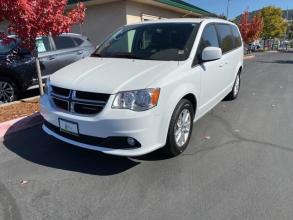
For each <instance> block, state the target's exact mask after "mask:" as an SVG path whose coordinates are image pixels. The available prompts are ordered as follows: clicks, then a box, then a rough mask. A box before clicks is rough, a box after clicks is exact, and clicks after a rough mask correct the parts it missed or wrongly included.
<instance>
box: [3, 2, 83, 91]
mask: <svg viewBox="0 0 293 220" xmlns="http://www.w3.org/2000/svg"><path fill="white" fill-rule="evenodd" d="M66 6H67V0H0V22H1V21H4V20H6V21H8V32H9V33H13V34H15V35H17V37H18V38H19V39H20V40H21V41H22V45H23V47H25V48H27V49H29V50H30V51H31V52H32V54H33V56H34V57H35V59H36V67H37V70H38V71H37V72H38V78H39V85H40V93H41V94H42V93H43V87H42V82H41V73H40V62H39V59H38V54H37V49H36V38H37V37H38V36H48V35H52V36H57V35H60V34H61V33H66V32H69V31H70V28H71V27H72V26H73V25H74V24H77V23H81V22H83V20H84V17H85V7H84V5H83V4H82V3H81V4H78V5H77V7H75V8H74V9H71V10H70V11H67V12H66V13H65V7H66ZM0 38H2V39H4V40H5V39H7V36H6V34H5V33H0Z"/></svg>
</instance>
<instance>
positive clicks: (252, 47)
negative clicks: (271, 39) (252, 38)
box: [248, 43, 262, 52]
mask: <svg viewBox="0 0 293 220" xmlns="http://www.w3.org/2000/svg"><path fill="white" fill-rule="evenodd" d="M248 47H249V50H250V51H254V52H256V51H258V50H261V49H262V46H261V44H260V43H251V44H249V45H248Z"/></svg>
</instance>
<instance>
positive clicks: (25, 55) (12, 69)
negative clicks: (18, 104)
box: [0, 34, 94, 104]
mask: <svg viewBox="0 0 293 220" xmlns="http://www.w3.org/2000/svg"><path fill="white" fill-rule="evenodd" d="M36 45H37V48H38V54H39V58H40V61H41V68H42V79H43V80H45V79H46V78H47V77H48V76H49V75H50V74H52V73H54V72H56V71H57V70H59V69H61V68H62V67H65V66H67V65H69V64H71V63H73V62H75V61H78V60H80V59H83V58H85V57H87V56H89V55H90V54H91V53H92V52H93V51H94V47H93V45H92V44H91V43H90V42H89V40H88V38H87V37H84V36H82V35H78V34H62V35H60V36H58V37H50V36H49V37H39V38H37V39H36ZM34 87H38V81H37V73H36V67H35V61H34V59H33V57H32V56H31V54H30V53H29V52H28V51H27V50H26V49H24V48H22V47H21V42H20V41H19V39H17V37H15V36H9V40H8V41H7V42H3V41H0V104H1V103H6V102H12V101H15V100H17V98H18V97H19V96H20V94H21V92H23V91H25V90H27V89H30V88H34Z"/></svg>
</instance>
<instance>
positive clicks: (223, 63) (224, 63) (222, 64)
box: [219, 61, 228, 67]
mask: <svg viewBox="0 0 293 220" xmlns="http://www.w3.org/2000/svg"><path fill="white" fill-rule="evenodd" d="M227 64H228V61H225V62H222V63H220V65H219V67H223V66H225V65H227Z"/></svg>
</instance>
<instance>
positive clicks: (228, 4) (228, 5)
mask: <svg viewBox="0 0 293 220" xmlns="http://www.w3.org/2000/svg"><path fill="white" fill-rule="evenodd" d="M227 1H228V2H227V20H229V7H230V1H231V0H227Z"/></svg>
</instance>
